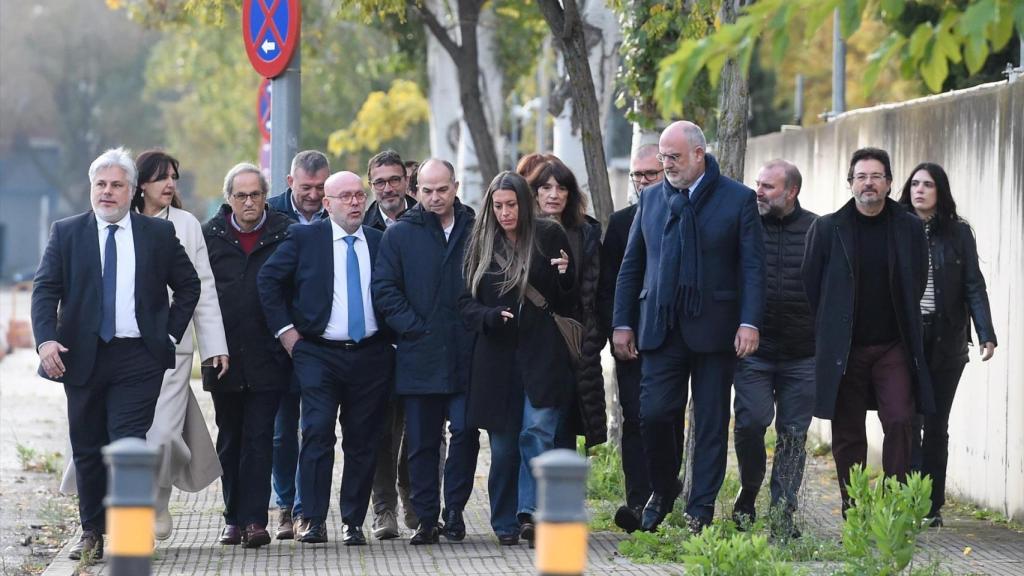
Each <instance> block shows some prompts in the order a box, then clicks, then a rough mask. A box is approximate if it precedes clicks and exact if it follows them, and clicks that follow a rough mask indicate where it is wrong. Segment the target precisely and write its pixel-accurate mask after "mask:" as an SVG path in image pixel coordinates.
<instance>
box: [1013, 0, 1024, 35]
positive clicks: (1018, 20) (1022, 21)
mask: <svg viewBox="0 0 1024 576" xmlns="http://www.w3.org/2000/svg"><path fill="white" fill-rule="evenodd" d="M1013 21H1014V22H1015V26H1016V27H1017V35H1019V36H1024V2H1014V3H1013Z"/></svg>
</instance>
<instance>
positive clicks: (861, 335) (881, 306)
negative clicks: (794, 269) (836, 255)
mask: <svg viewBox="0 0 1024 576" xmlns="http://www.w3.org/2000/svg"><path fill="white" fill-rule="evenodd" d="M889 211H890V210H889V207H888V206H886V207H885V208H884V209H883V210H882V212H881V213H880V214H878V215H877V216H865V215H864V214H861V213H860V211H857V212H856V215H857V216H856V221H855V222H856V226H855V227H854V229H855V231H856V242H857V247H856V254H857V289H856V294H857V297H856V303H855V315H854V324H853V344H854V345H855V346H870V345H873V344H886V343H888V342H893V341H895V340H898V339H899V337H900V331H899V324H897V322H896V310H895V308H893V301H892V284H891V282H890V279H889V225H888V224H889V218H890V215H889Z"/></svg>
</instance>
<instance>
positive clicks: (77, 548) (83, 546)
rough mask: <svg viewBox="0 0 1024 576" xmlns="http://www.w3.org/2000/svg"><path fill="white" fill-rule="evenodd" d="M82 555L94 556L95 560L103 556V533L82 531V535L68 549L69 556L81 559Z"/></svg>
mask: <svg viewBox="0 0 1024 576" xmlns="http://www.w3.org/2000/svg"><path fill="white" fill-rule="evenodd" d="M82 557H86V558H92V559H93V560H99V559H100V558H103V534H100V533H99V532H94V531H92V530H86V531H85V532H82V537H81V538H79V539H78V542H75V545H74V546H72V547H71V550H70V551H68V558H70V559H72V560H81V559H82Z"/></svg>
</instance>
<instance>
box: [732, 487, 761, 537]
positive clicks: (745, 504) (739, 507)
mask: <svg viewBox="0 0 1024 576" xmlns="http://www.w3.org/2000/svg"><path fill="white" fill-rule="evenodd" d="M756 502H757V490H749V489H747V488H740V493H739V494H737V495H736V501H735V502H734V503H733V505H732V521H733V522H734V523H735V524H736V528H737V529H738V530H739V531H740V532H743V531H745V530H746V529H747V527H749V526H753V524H754V522H756V521H757V510H755V509H754V504H755V503H756Z"/></svg>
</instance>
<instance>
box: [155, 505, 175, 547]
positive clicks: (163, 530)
mask: <svg viewBox="0 0 1024 576" xmlns="http://www.w3.org/2000/svg"><path fill="white" fill-rule="evenodd" d="M173 530H174V521H173V520H172V519H171V513H170V511H168V510H166V509H165V510H157V512H156V524H155V525H154V526H153V536H154V537H156V539H157V540H167V539H168V538H170V537H171V532H172V531H173Z"/></svg>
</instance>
